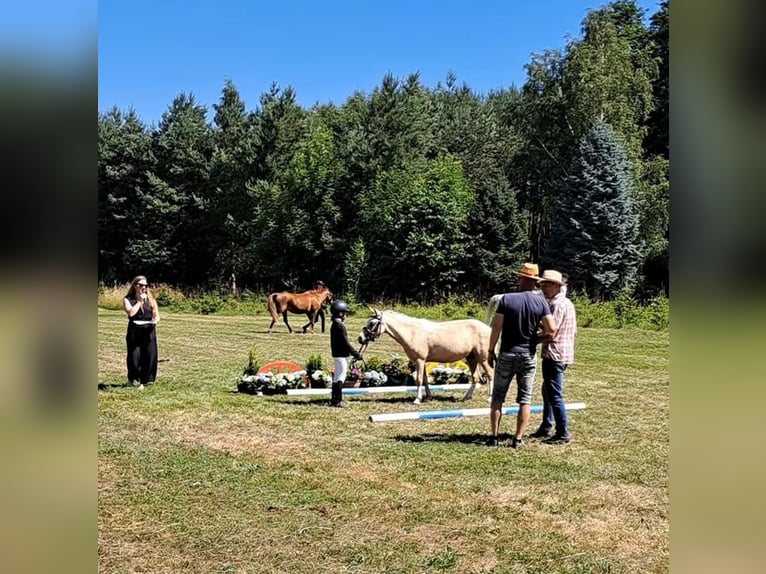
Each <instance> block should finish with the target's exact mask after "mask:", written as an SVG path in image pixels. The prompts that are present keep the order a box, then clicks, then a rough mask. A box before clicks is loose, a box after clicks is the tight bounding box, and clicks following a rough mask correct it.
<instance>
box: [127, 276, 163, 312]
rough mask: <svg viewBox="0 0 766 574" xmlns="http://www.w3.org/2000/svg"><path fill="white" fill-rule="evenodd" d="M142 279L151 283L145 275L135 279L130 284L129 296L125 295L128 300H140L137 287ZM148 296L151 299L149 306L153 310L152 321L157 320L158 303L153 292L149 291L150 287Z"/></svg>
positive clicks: (147, 289) (147, 290) (147, 291)
mask: <svg viewBox="0 0 766 574" xmlns="http://www.w3.org/2000/svg"><path fill="white" fill-rule="evenodd" d="M142 279H143V280H144V281H146V282H147V283H149V281H147V279H146V276H145V275H136V276H135V277H134V278H133V281H131V282H130V289H128V293H127V295H125V297H127V298H128V299H136V300H138V295H137V294H136V286H137V285H138V282H139V281H141V280H142ZM146 296H147V298H148V299H149V305H150V306H151V308H152V319H156V318H157V301H156V300H155V299H154V295H152V292H151V291H150V290H149V287H147V288H146Z"/></svg>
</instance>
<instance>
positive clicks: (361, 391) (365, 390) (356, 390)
mask: <svg viewBox="0 0 766 574" xmlns="http://www.w3.org/2000/svg"><path fill="white" fill-rule="evenodd" d="M470 386H471V383H454V384H451V385H428V388H429V389H431V390H432V391H465V390H468V388H469V387H470ZM417 390H418V388H417V387H415V386H407V387H393V386H391V387H387V386H385V385H384V386H381V387H344V388H343V394H344V395H369V394H377V393H415V392H417ZM423 392H424V393H425V387H423ZM287 394H288V395H328V396H329V394H330V389H287Z"/></svg>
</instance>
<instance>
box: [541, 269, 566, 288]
mask: <svg viewBox="0 0 766 574" xmlns="http://www.w3.org/2000/svg"><path fill="white" fill-rule="evenodd" d="M542 282H546V283H557V284H559V285H563V284H564V278H563V277H562V275H561V273H559V272H558V271H554V270H553V269H546V270H545V271H543V276H542V277H540V283H542Z"/></svg>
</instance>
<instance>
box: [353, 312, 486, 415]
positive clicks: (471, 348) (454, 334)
mask: <svg viewBox="0 0 766 574" xmlns="http://www.w3.org/2000/svg"><path fill="white" fill-rule="evenodd" d="M370 311H371V312H372V315H370V318H369V319H367V323H365V325H364V327H362V332H361V333H359V338H358V340H359V344H360V345H362V349H364V348H365V347H366V346H367V345H368V344H369V343H371V342H373V341H374V340H375V339H377V338H378V337H380V336H381V335H382V334H383V333H388V334H389V335H390V336H391V337H392V338H393V339H394V340H395V341H396V342H397V343H399V344H400V345H401V346H402V348H403V349H404V352H405V354H406V355H407V357H408V358H409V360H410V361H412V362H413V363H415V365H416V367H417V370H416V372H415V380H416V384H417V398H416V399H415V401H414V402H415V404H416V405H418V404H420V400H421V399H422V398H423V391H422V387H421V385H425V391H426V397H428V398H430V397H431V391H430V390H429V388H428V376H427V375H426V372H425V369H426V363H428V362H433V363H452V362H455V361H460V360H465V362H466V363H467V364H468V368H469V369H470V371H471V386H470V388H469V389H468V390H467V391H466V393H465V396H464V397H463V400H464V401H466V400H468V399H470V398H471V397H472V396H473V390H474V388H475V387H476V383H477V381H478V379H479V376H478V369H477V367H478V365H481V368H482V369H483V370H484V372H485V373H486V374H487V377H488V378H489V387H488V388H489V396H490V397H491V396H492V374H493V372H492V368H491V367H490V366H489V363H488V362H487V354H488V351H489V335H490V333H491V329H490V328H489V327H488V326H487V325H486V324H484V323H482V322H481V321H479V320H478V319H459V320H455V321H442V322H435V321H428V320H426V319H416V318H414V317H409V316H407V315H404V314H402V313H397V312H396V311H378V310H377V309H375V308H373V307H370Z"/></svg>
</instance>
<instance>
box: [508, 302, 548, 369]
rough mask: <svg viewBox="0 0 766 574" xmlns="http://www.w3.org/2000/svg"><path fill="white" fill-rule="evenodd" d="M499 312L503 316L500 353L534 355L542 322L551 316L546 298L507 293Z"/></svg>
mask: <svg viewBox="0 0 766 574" xmlns="http://www.w3.org/2000/svg"><path fill="white" fill-rule="evenodd" d="M497 312H498V313H500V314H501V315H503V331H502V334H501V336H500V352H501V353H508V352H510V353H527V354H529V355H534V354H535V350H536V349H535V347H536V346H537V329H538V326H539V325H540V320H541V319H542V318H543V317H544V316H545V315H550V314H551V309H550V307H548V303H547V302H546V301H545V297H543V296H542V295H540V294H539V293H533V292H531V291H521V292H519V293H506V294H505V295H503V297H502V298H501V299H500V303H499V304H498V306H497Z"/></svg>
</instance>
